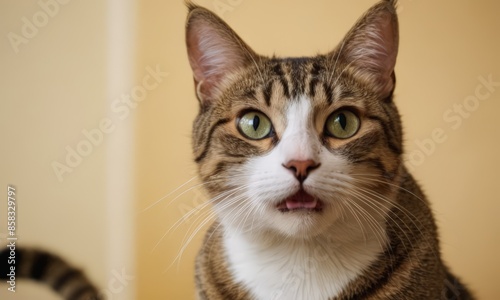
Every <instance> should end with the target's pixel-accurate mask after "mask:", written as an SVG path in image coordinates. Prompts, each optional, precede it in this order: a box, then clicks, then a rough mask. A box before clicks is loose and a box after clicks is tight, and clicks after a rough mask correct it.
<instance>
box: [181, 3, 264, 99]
mask: <svg viewBox="0 0 500 300" xmlns="http://www.w3.org/2000/svg"><path fill="white" fill-rule="evenodd" d="M187 6H188V8H189V15H188V18H187V24H186V44H187V52H188V57H189V63H190V64H191V69H192V70H193V76H194V82H195V87H196V93H197V96H198V99H199V100H200V102H201V104H202V105H207V104H210V103H211V102H212V101H213V100H214V99H215V98H216V97H217V95H218V94H219V93H220V90H221V87H222V85H223V83H224V80H225V79H227V77H228V75H230V74H231V73H234V72H235V71H237V70H239V69H241V68H243V67H245V66H247V65H249V64H250V63H252V62H253V61H254V60H255V59H256V58H257V55H256V54H255V52H253V50H252V49H250V47H248V46H247V45H246V44H245V42H243V40H242V39H241V38H240V37H239V36H238V35H237V34H236V33H235V32H234V31H233V30H232V29H231V28H230V27H229V25H227V24H226V23H225V22H224V21H223V20H222V19H220V18H219V17H217V16H216V15H215V14H214V13H212V12H211V11H209V10H207V9H205V8H202V7H199V6H196V5H194V4H192V3H190V2H188V3H187Z"/></svg>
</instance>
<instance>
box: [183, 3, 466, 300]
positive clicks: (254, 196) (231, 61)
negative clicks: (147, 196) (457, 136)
mask: <svg viewBox="0 0 500 300" xmlns="http://www.w3.org/2000/svg"><path fill="white" fill-rule="evenodd" d="M395 5H396V3H395V1H389V0H386V1H381V2H379V3H378V4H376V5H375V6H374V7H372V8H371V9H370V10H369V11H368V12H367V13H366V14H365V15H364V16H363V17H362V18H361V19H360V20H359V21H358V22H357V24H356V25H355V26H354V27H353V28H352V29H351V31H350V32H349V33H348V34H347V35H346V37H345V39H344V40H343V41H342V42H341V43H340V44H339V46H338V47H337V48H336V49H335V50H333V51H332V52H330V53H328V54H326V55H317V56H315V57H300V58H276V57H271V58H268V57H264V56H261V55H258V54H256V53H255V52H254V51H253V50H252V49H251V48H250V47H249V46H247V45H246V44H245V43H244V42H243V41H242V40H241V39H240V38H239V37H238V36H237V34H236V33H234V31H233V30H232V29H231V28H230V27H229V26H228V25H227V24H226V23H224V21H222V20H221V19H220V18H218V17H217V16H216V15H214V14H213V13H212V12H210V11H208V10H206V9H204V8H201V7H198V6H196V5H194V4H192V3H188V8H189V15H188V20H187V26H186V42H187V49H188V56H189V61H190V64H191V67H192V69H193V75H194V82H195V87H196V95H197V98H198V100H199V103H200V111H199V114H198V116H197V118H196V120H195V121H194V126H193V151H194V156H195V161H196V163H197V165H198V170H199V176H200V178H201V179H202V181H203V182H204V186H205V187H206V189H207V192H208V194H209V196H210V197H211V200H210V201H211V202H212V204H213V208H214V211H215V215H216V221H215V222H214V224H213V225H212V227H211V229H210V230H209V232H208V233H207V235H206V238H205V242H204V244H203V246H202V249H201V250H200V252H199V255H198V258H197V261H196V287H197V297H198V299H208V300H223V299H224V300H225V299H231V300H238V299H239V300H250V299H259V300H264V299H265V300H267V299H272V300H275V299H276V300H277V299H286V300H290V299H295V300H306V299H307V300H326V299H331V300H333V299H335V300H347V299H398V300H400V299H419V300H420V299H472V296H471V294H470V293H469V292H468V291H467V289H466V288H465V287H464V286H463V285H462V284H461V283H460V282H459V281H458V279H457V278H456V277H454V276H453V275H452V274H451V273H450V272H449V271H448V269H447V267H446V266H445V265H444V263H443V261H442V260H441V257H440V249H439V243H438V238H437V230H436V225H435V222H434V219H433V216H432V213H431V210H430V208H429V203H428V202H427V200H426V199H425V196H424V194H423V193H422V191H421V190H420V188H419V186H418V185H417V183H416V182H415V180H414V179H413V178H412V176H411V175H410V174H409V173H408V172H407V170H406V168H405V166H404V164H403V158H402V154H403V138H402V135H403V134H402V126H401V122H400V117H399V114H398V110H397V108H396V106H395V103H394V102H393V91H394V87H395V75H394V65H395V63H396V56H397V51H398V21H397V16H396V9H395ZM345 111H348V114H351V113H352V114H354V115H355V116H357V117H358V119H359V124H360V125H358V127H359V129H357V131H356V133H355V134H353V135H352V136H348V137H347V138H339V136H335V135H333V136H332V134H331V131H329V129H327V125H326V124H327V123H326V122H329V121H328V120H330V117H329V116H332V115H333V114H335V113H336V112H343V113H342V116H341V117H338V118H340V119H336V120H337V121H336V122H340V123H338V124H341V125H340V126H342V128H343V130H346V129H345V128H347V127H346V126H347V125H346V121H345V118H346V115H345V113H344V112H345ZM247 112H252V113H253V112H258V113H259V114H260V116H261V117H259V118H257V119H256V117H255V115H251V116H252V117H251V118H253V121H251V123H249V124H253V125H251V126H253V128H254V130H255V132H256V133H258V130H260V129H259V128H260V127H259V126H260V124H262V122H261V120H262V118H264V119H265V117H262V116H267V118H268V119H269V120H270V122H271V123H272V130H269V133H268V134H267V135H265V136H264V137H262V138H258V139H254V138H249V137H250V136H248V135H246V134H244V133H242V132H243V131H242V130H243V129H241V127H238V126H239V125H238V124H240V123H239V122H240V121H241V119H242V118H244V117H245V114H246V113H247ZM338 120H340V121H338ZM351 120H354V119H351ZM353 122H354V121H353ZM351 124H355V123H351ZM352 126H355V125H352ZM328 128H329V127H328ZM250 130H251V129H250ZM266 132H267V131H266ZM296 207H298V209H296Z"/></svg>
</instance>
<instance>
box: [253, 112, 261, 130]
mask: <svg viewBox="0 0 500 300" xmlns="http://www.w3.org/2000/svg"><path fill="white" fill-rule="evenodd" d="M259 125H260V118H259V116H257V115H255V116H254V117H253V121H252V126H253V130H255V131H257V128H259Z"/></svg>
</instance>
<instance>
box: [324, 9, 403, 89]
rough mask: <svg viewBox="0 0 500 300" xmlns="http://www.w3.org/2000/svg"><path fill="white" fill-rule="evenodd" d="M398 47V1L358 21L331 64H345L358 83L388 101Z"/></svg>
mask: <svg viewBox="0 0 500 300" xmlns="http://www.w3.org/2000/svg"><path fill="white" fill-rule="evenodd" d="M398 45H399V30H398V18H397V14H396V1H395V0H383V1H381V2H379V3H378V4H376V5H375V6H373V7H372V8H371V9H370V10H369V11H368V12H367V13H366V14H365V15H364V16H363V17H361V18H360V19H359V21H358V22H357V23H356V25H355V26H354V27H353V28H352V29H351V30H350V31H349V33H348V34H347V35H346V37H345V38H344V41H343V42H342V43H341V44H340V45H339V46H338V47H337V49H336V50H334V51H333V52H332V53H330V55H331V56H333V57H332V61H336V60H337V59H340V60H342V61H345V62H346V63H347V67H346V68H352V70H353V72H354V74H355V76H356V77H357V78H358V79H360V80H362V81H363V82H365V83H366V84H367V85H369V86H370V87H371V88H372V89H373V90H374V91H375V92H376V93H377V94H379V95H380V97H381V98H385V97H388V96H390V95H391V94H392V92H393V90H394V87H395V76H394V67H395V65H396V57H397V54H398Z"/></svg>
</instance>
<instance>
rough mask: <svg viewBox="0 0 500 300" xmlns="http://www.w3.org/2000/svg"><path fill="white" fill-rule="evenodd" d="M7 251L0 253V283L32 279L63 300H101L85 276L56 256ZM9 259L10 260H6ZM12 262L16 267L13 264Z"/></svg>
mask: <svg viewBox="0 0 500 300" xmlns="http://www.w3.org/2000/svg"><path fill="white" fill-rule="evenodd" d="M10 252H11V250H10V249H8V248H5V249H3V250H2V251H1V252H0V279H2V280H6V281H7V282H9V281H10V280H11V278H10V277H11V276H12V275H13V273H11V267H12V266H15V280H17V279H32V280H35V281H38V282H40V283H44V284H47V285H49V286H50V287H51V288H52V289H53V290H55V291H56V292H57V293H58V294H60V295H61V296H62V297H63V299H66V300H101V299H103V298H102V297H101V296H99V293H98V290H97V288H96V287H95V286H94V285H93V284H92V283H91V282H90V280H89V279H88V278H87V276H85V274H84V273H83V272H82V271H81V270H79V269H76V268H74V267H72V266H71V265H70V264H68V263H67V262H66V261H64V260H63V259H62V258H60V257H59V256H56V255H54V254H52V253H49V252H47V251H43V250H38V249H27V248H16V250H15V256H12V254H11V253H10ZM9 257H10V258H9ZM12 258H14V259H15V265H14V262H13V261H12Z"/></svg>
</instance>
